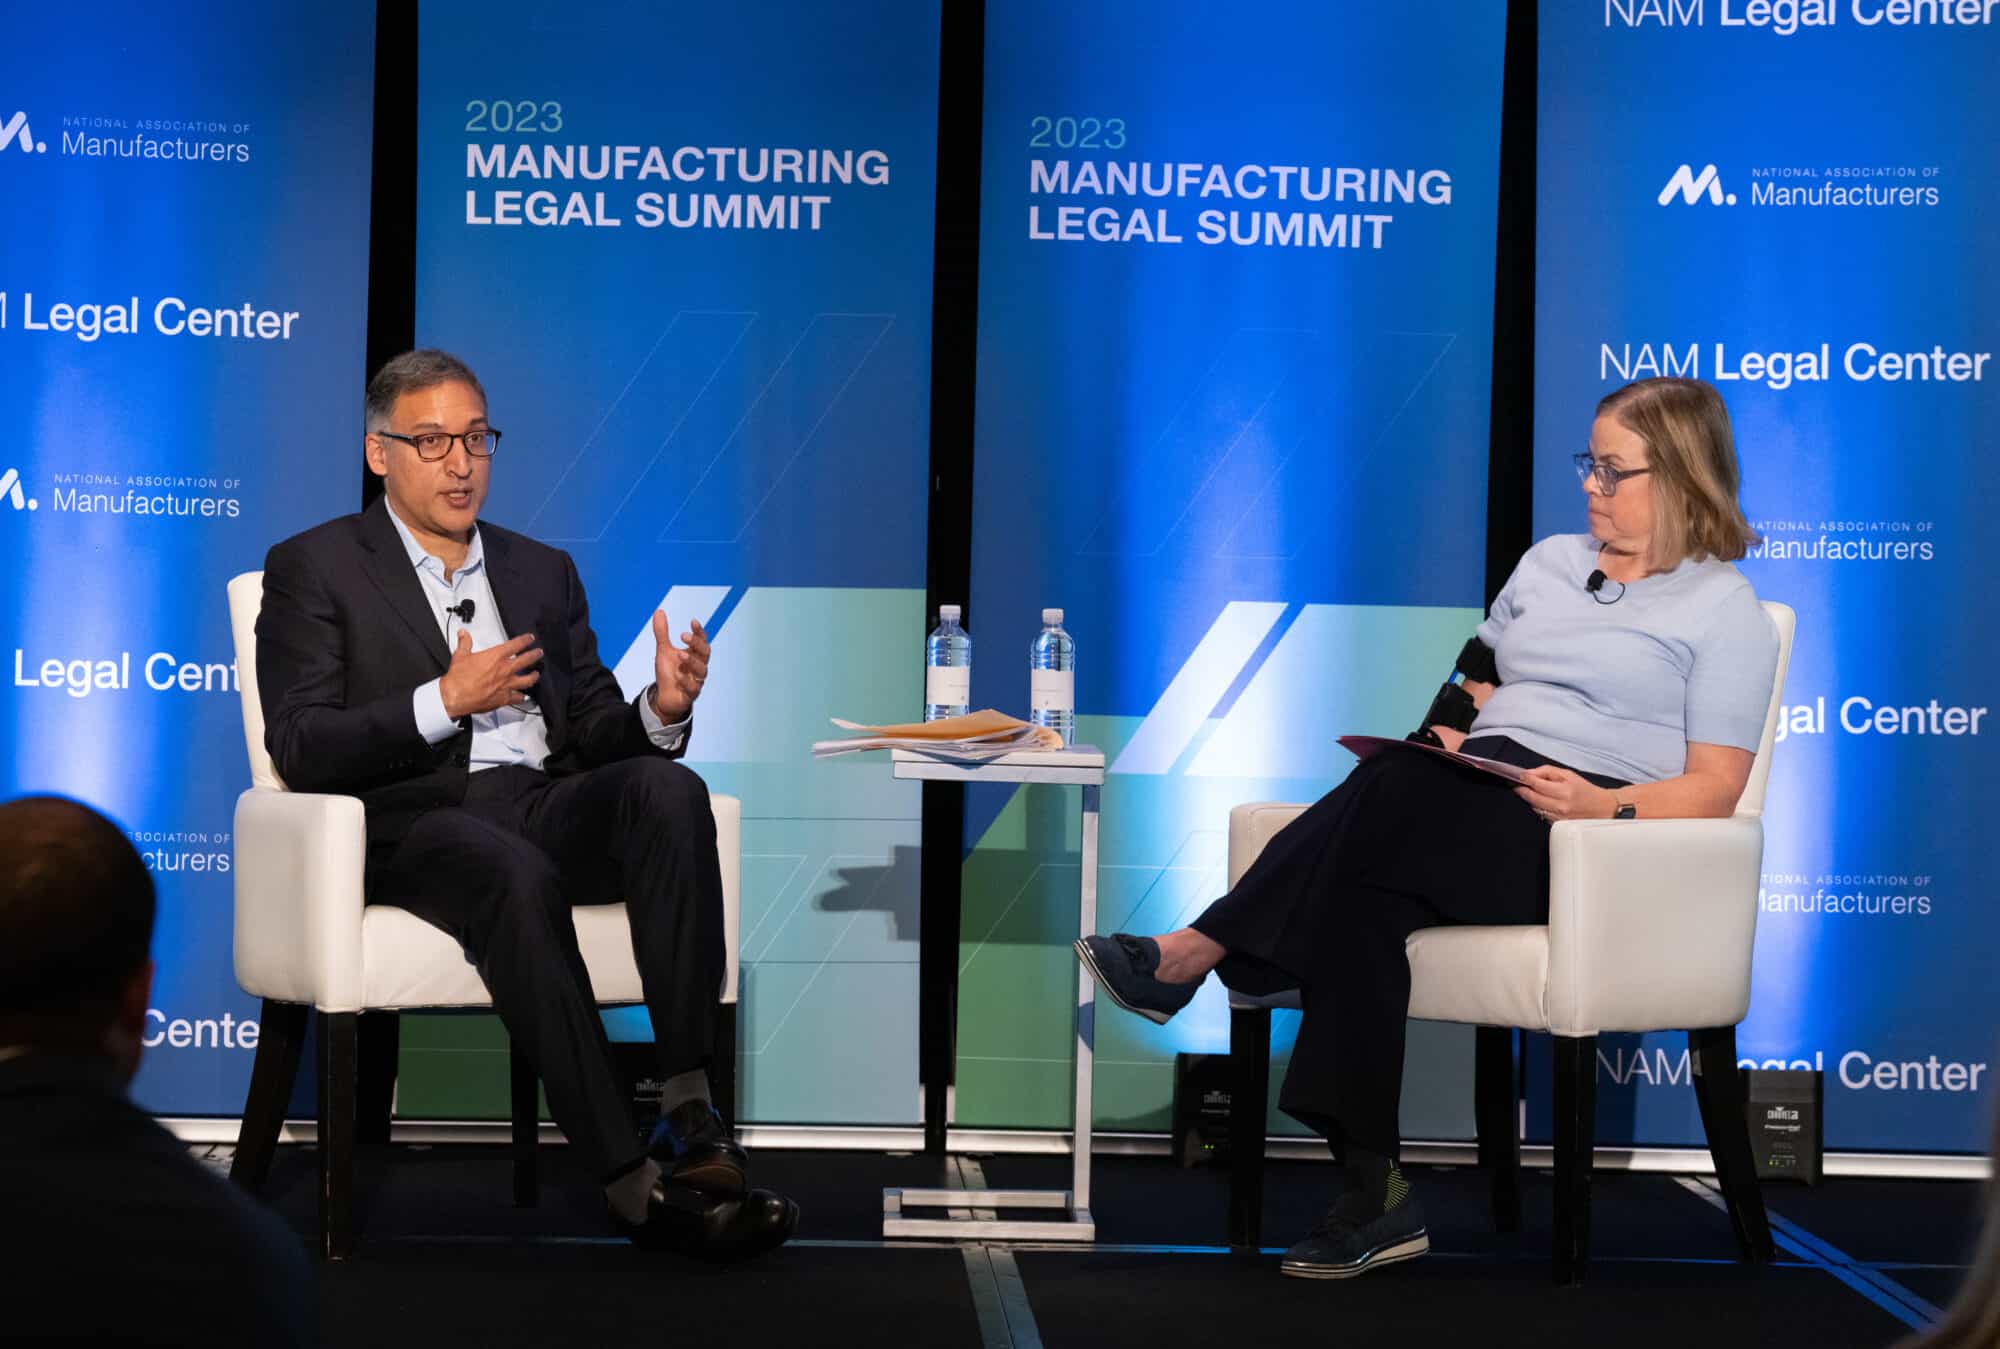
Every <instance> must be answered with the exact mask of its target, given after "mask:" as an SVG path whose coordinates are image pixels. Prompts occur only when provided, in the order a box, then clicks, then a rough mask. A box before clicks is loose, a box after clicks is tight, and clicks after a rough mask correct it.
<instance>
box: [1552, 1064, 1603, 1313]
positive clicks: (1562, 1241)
mask: <svg viewBox="0 0 2000 1349" xmlns="http://www.w3.org/2000/svg"><path fill="white" fill-rule="evenodd" d="M1554 1085H1555V1106H1556V1110H1555V1115H1556V1118H1555V1154H1556V1159H1555V1160H1556V1222H1555V1228H1556V1252H1555V1277H1556V1282H1557V1283H1559V1284H1575V1283H1582V1282H1583V1274H1584V1268H1585V1266H1586V1265H1588V1264H1589V1262H1590V1166H1591V1156H1592V1153H1593V1151H1594V1149H1595V1145H1596V1141H1597V1037H1596V1036H1594V1035H1582V1036H1577V1037H1575V1038H1570V1037H1567V1036H1561V1035H1558V1036H1556V1037H1555V1084H1554Z"/></svg>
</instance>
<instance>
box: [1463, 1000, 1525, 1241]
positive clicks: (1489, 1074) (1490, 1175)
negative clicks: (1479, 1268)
mask: <svg viewBox="0 0 2000 1349" xmlns="http://www.w3.org/2000/svg"><path fill="white" fill-rule="evenodd" d="M1472 1063H1473V1067H1472V1096H1473V1118H1474V1119H1475V1120H1476V1121H1477V1126H1478V1130H1479V1165H1480V1166H1481V1167H1482V1168H1483V1169H1484V1170H1485V1172H1486V1179H1487V1183H1488V1184H1489V1185H1490V1186H1491V1188H1492V1192H1493V1229H1494V1230H1495V1231H1497V1232H1518V1231H1520V1230H1521V1108H1520V1091H1519V1088H1518V1087H1517V1085H1516V1082H1517V1079H1516V1077H1515V1073H1514V1031H1513V1028H1512V1027H1510V1026H1480V1027H1477V1028H1475V1030H1474V1031H1473V1061H1472Z"/></svg>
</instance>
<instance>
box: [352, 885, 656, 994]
mask: <svg viewBox="0 0 2000 1349" xmlns="http://www.w3.org/2000/svg"><path fill="white" fill-rule="evenodd" d="M571 915H572V917H573V918H574V920H575V923H576V940H577V947H578V948H579V949H580V950H581V951H582V952H583V959H584V964H585V965H586V966H587V967H588V968H589V970H590V978H591V984H592V986H593V991H594V992H595V993H596V994H597V1000H598V1001H599V1002H600V1003H605V1004H610V1003H631V1002H638V1001H640V1000H641V999H642V997H643V993H642V991H641V989H640V987H639V970H638V967H637V966H636V965H635V964H634V963H633V960H632V938H631V930H630V928H629V927H628V926H627V923H626V918H625V906H624V905H623V904H594V905H589V906H586V907H581V908H577V909H573V910H571ZM361 968H362V970H363V976H362V980H363V983H362V987H363V990H364V996H363V1001H362V1005H363V1006H366V1007H383V1008H391V1007H490V1006H492V1005H493V999H492V997H491V996H490V995H489V994H488V993H487V991H486V985H485V983H484V982H483V981H482V980H481V979H480V977H479V971H478V970H477V969H475V968H474V967H473V964H472V962H471V961H470V960H467V959H466V958H465V952H464V951H463V950H462V949H461V948H460V947H459V944H458V942H457V941H456V940H455V939H454V938H453V937H451V936H450V934H448V933H446V932H445V931H444V930H443V929H441V928H435V927H432V926H431V925H430V924H429V923H426V922H425V921H424V920H423V919H421V918H419V917H417V916H416V915H415V914H413V913H411V912H409V911H408V910H407V909H399V908H396V907H395V906H394V905H391V904H371V905H369V906H368V908H367V910H366V912H364V913H363V915H362V918H361Z"/></svg>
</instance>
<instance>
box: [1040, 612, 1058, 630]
mask: <svg viewBox="0 0 2000 1349" xmlns="http://www.w3.org/2000/svg"><path fill="white" fill-rule="evenodd" d="M1042 626H1043V627H1045V628H1059V627H1061V626H1062V610H1060V609H1044V610H1042Z"/></svg>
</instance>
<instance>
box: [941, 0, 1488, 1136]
mask: <svg viewBox="0 0 2000 1349" xmlns="http://www.w3.org/2000/svg"><path fill="white" fill-rule="evenodd" d="M1503 30H1504V12H1503V7H1502V6H1500V5H1461V4H1449V3H1413V4H1405V5H1397V6H1386V7H1372V8H1371V7H1361V6H1342V7H1339V8H1338V9H1329V8H1328V7H1325V6H1320V5H1306V4H1296V5H1275V6H1265V7H1260V8H1259V9H1256V10H1252V11H1244V10H1241V9H1231V10H1224V9H1220V8H1217V7H1214V6H1209V5H1199V4H1184V3H1175V4H1169V5H1167V6H1165V8H1164V9H1163V8H1162V7H1161V6H1160V5H1159V4H1145V5H1140V4H1131V3H1116V4H1101V5H1090V6H1075V5H1068V4H1058V3H1052V2H1050V0H993V2H992V3H990V4H989V5H988V8H987V33H986V62H987V65H986V105H985V147H984V173H983V179H982V183H983V186H982V208H981V215H982V220H981V230H980V246H981V269H980V278H981V285H980V311H979V377H978V380H979V382H978V413H977V441H976V470H975V471H976V479H975V491H974V534H973V581H972V594H971V596H970V597H969V598H970V604H969V607H968V610H967V619H968V623H969V625H970V631H971V633H972V637H973V676H972V679H973V686H972V697H973V705H974V706H981V705H992V706H995V707H999V708H1002V709H1006V710H1010V711H1014V712H1017V713H1020V712H1025V710H1026V707H1027V702H1028V663H1027V654H1028V645H1029V643H1030V641H1031V640H1032V639H1033V637H1034V636H1035V634H1036V632H1037V630H1038V628H1039V611H1040V609H1041V608H1042V607H1043V606H1045V605H1057V606H1061V607H1062V608H1063V609H1064V610H1065V612H1066V625H1067V627H1068V628H1069V630H1070V631H1071V632H1072V633H1073V634H1074V635H1075V637H1076V642H1077V649H1078V671H1077V679H1076V700H1077V707H1078V709H1079V712H1080V713H1081V714H1082V715H1081V716H1080V717H1079V729H1078V739H1079V740H1080V741H1083V742H1088V743H1094V744H1096V745H1098V746H1100V747H1102V748H1103V749H1104V750H1105V751H1106V753H1107V754H1108V755H1109V760H1110V778H1109V781H1108V785H1107V786H1106V789H1105V794H1104V807H1103V844H1102V872H1101V880H1100V891H1099V896H1100V897H1099V909H1098V914H1099V926H1100V929H1101V930H1103V931H1106V932H1109V931H1114V930H1129V931H1136V932H1155V931H1160V930H1163V929H1166V928H1169V927H1173V926H1175V925H1176V924H1179V923H1183V922H1185V921H1186V920H1187V919H1188V918H1189V917H1191V916H1192V915H1193V914H1195V913H1196V912H1198V911H1199V910H1200V909H1201V908H1202V907H1203V906H1204V905H1206V904H1207V903H1208V902H1209V901H1211V900H1213V899H1215V898H1217V897H1218V896H1220V895H1221V894H1222V892H1223V890H1224V870H1225V865H1226V857H1225V852H1226V836H1227V821H1228V813H1229V810H1230V807H1232V806H1234V805H1237V804H1239V803H1243V802H1248V801H1256V800H1271V799H1276V800H1293V801H1309V800H1312V799H1314V798H1316V797H1318V796H1320V795H1321V794H1323V793H1324V792H1326V791H1327V790H1329V789H1330V788H1331V787H1332V786H1333V785H1334V784H1335V783H1337V782H1338V781H1339V780H1340V779H1341V778H1342V777H1343V776H1345V774H1346V773H1347V771H1348V770H1349V768H1350V767H1352V764H1353V759H1352V758H1351V756H1350V755H1349V754H1348V753H1347V751H1345V750H1343V749H1341V748H1340V747H1339V746H1338V745H1337V744H1335V743H1334V742H1335V738H1336V737H1337V736H1339V735H1341V734H1344V733H1347V732H1373V733H1380V734H1394V735H1400V734H1402V733H1404V732H1406V731H1408V730H1410V729H1411V728H1412V727H1413V726H1414V725H1415V723H1416V721H1417V720H1418V718H1419V717H1420V716H1421V715H1422V713H1423V710H1424V708H1425V707H1426V706H1427V705H1428V704H1429V701H1430V698H1431V695H1432V694H1433V693H1434V692H1435V691H1436V687H1437V684H1438V682H1439V681H1440V680H1441V679H1443V678H1444V677H1445V675H1446V674H1447V673H1448V672H1449V670H1450V668H1451V661H1452V657H1453V655H1454V654H1455V653H1456V651H1457V649H1458V646H1459V644H1460V643H1461V642H1463V641H1464V639H1465V637H1466V636H1467V634H1468V633H1469V632H1470V630H1471V628H1472V626H1473V625H1474V624H1475V623H1476V622H1477V621H1478V618H1479V610H1480V603H1481V597H1482V591H1483V573H1484V567H1485V541H1484V540H1485V523H1486V460H1487V426H1488V401H1489V385H1490V382H1491V360H1492V350H1491V348H1492V321H1493V311H1492V295H1493V256H1494V255H1493V238H1494V228H1495V210H1494V200H1495V193H1496V178H1497V172H1498V154H1499V136H1498V127H1499V107H1500V81H1501V65H1502V60H1501V57H1502V48H1503V38H1504V32H1503ZM967 812H968V831H967V837H968V840H969V841H970V843H971V844H972V847H971V850H970V852H969V854H968V857H967V860H966V864H965V872H964V876H965V928H964V932H965V937H964V947H963V955H962V960H961V965H962V969H963V984H962V988H961V993H960V1015H959V1042H958V1050H959V1060H958V1090H957V1120H958V1122H959V1123H961V1124H965V1125H992V1126H1040V1127H1060V1126H1063V1125H1066V1124H1067V1123H1068V1120H1069V1112H1070V1095H1069V1081H1070V1018H1071V1006H1072V1001H1073V994H1074V988H1075V984H1074V979H1075V977H1076V976H1075V969H1076V962H1075V958H1074V956H1073V955H1072V954H1071V952H1070V949H1069V943H1070V942H1071V941H1072V940H1073V939H1074V938H1075V936H1076V886H1077V876H1078V872H1077V856H1076V848H1077V842H1078V840H1077V837H1076V833H1077V828H1076V808H1075V802H1074V799H1073V797H1071V796H1069V795H1068V794H1067V789H1058V788H1036V789H1032V790H1024V791H1019V792H1014V791H1007V790H1003V789H999V788H990V789H988V788H981V789H977V790H975V791H974V792H973V793H972V794H971V795H970V797H969V799H968V807H967ZM1099 1005H1100V1007H1101V1008H1105V1009H1107V1010H1104V1011H1102V1012H1101V1014H1100V1015H1099V1017H1098V1020H1097V1035H1098V1039H1097V1058H1096V1071H1097V1098H1096V1099H1097V1123H1098V1124H1099V1125H1100V1126H1102V1127H1107V1128H1143V1129H1164V1128H1166V1126H1167V1122H1168V1107H1169V1103H1170V1099H1171V1096H1172V1082H1173V1056H1174V1054H1175V1053H1176V1052H1177V1051H1218V1050H1224V1049H1226V1048H1227V1046H1228V1013H1227V1008H1226V1004H1225V999H1224V994H1223V990H1222V989H1221V988H1220V987H1219V986H1217V985H1215V984H1214V983H1213V982H1211V983H1210V984H1209V985H1208V986H1207V987H1205V988H1204V990H1203V991H1202V993H1201V994H1200V995H1199V996H1198V997H1197V998H1196V1000H1195V1002H1194V1003H1193V1004H1192V1005H1191V1006H1190V1007H1189V1008H1188V1009H1187V1010H1186V1011H1184V1012H1182V1013H1181V1014H1180V1015H1179V1016H1177V1017H1176V1018H1175V1019H1174V1020H1173V1022H1172V1023H1171V1024H1169V1025H1168V1026H1165V1027H1155V1026H1153V1025H1152V1024H1151V1023H1150V1022H1147V1021H1144V1020H1142V1019H1141V1018H1138V1017H1134V1016H1130V1015H1127V1014H1125V1013H1122V1012H1118V1011H1116V1010H1115V1009H1109V1004H1107V1003H1102V1002H1100V1004H1099ZM1282 1020H1283V1019H1282V1018H1281V1021H1282ZM1292 1031H1293V1025H1290V1024H1281V1027H1280V1031H1279V1037H1278V1038H1279V1044H1278V1051H1279V1054H1280V1057H1281V1059H1282V1057H1283V1054H1284V1052H1285V1051H1286V1049H1287V1047H1288V1045H1289V1042H1290V1036H1291V1034H1292ZM1412 1035H1413V1051H1412V1055H1411V1071H1410V1090H1409V1092H1408V1093H1406V1101H1405V1104H1406V1113H1405V1126H1406V1129H1407V1130H1408V1131H1410V1132H1412V1133H1420V1134H1423V1135H1426V1136H1432V1137H1439V1136H1442V1137H1464V1136H1469V1134H1470V1131H1471V1116H1470V1102H1471V1088H1470V1083H1471V1076H1470V1058H1471V1054H1470V1035H1469V1032H1462V1031H1461V1030H1459V1029H1458V1028H1444V1027H1415V1028H1413V1031H1412ZM1280 1066H1282V1065H1280ZM1279 1075H1280V1074H1275V1073H1274V1075H1273V1090H1274V1092H1275V1089H1276V1082H1277V1078H1278V1076H1279Z"/></svg>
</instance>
